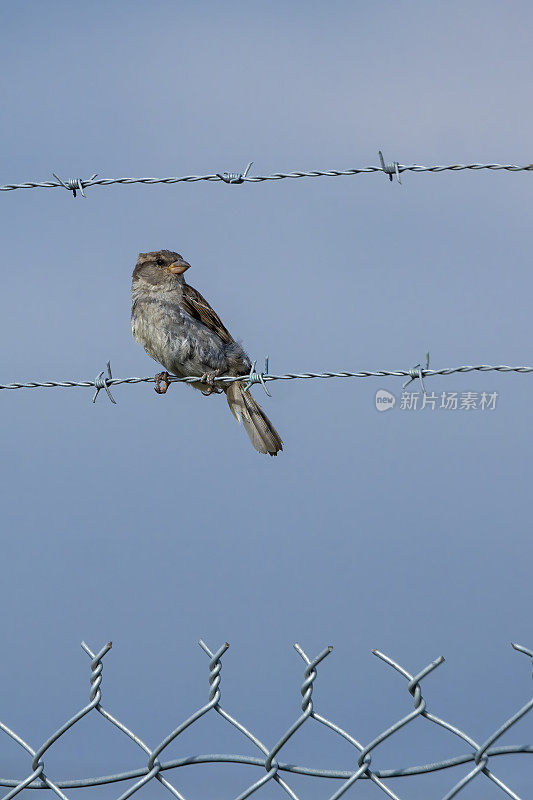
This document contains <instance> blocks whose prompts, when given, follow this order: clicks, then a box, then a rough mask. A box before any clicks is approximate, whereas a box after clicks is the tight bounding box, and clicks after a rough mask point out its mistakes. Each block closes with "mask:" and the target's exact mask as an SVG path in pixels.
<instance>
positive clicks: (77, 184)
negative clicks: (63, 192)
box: [52, 172, 98, 197]
mask: <svg viewBox="0 0 533 800" xmlns="http://www.w3.org/2000/svg"><path fill="white" fill-rule="evenodd" d="M52 175H53V176H54V178H55V179H56V180H57V181H59V185H60V186H63V187H64V188H65V189H67V190H68V191H69V192H72V194H73V196H74V197H76V192H77V191H79V192H80V194H81V196H82V197H86V194H85V192H84V191H83V188H84V186H90V185H91V181H94V179H95V178H96V177H97V175H98V173H97V172H95V173H94V174H93V175H91V177H90V178H89V180H87V181H82V179H81V178H68V179H67V180H66V181H64V180H63V179H62V178H60V177H59V175H56V174H55V172H52Z"/></svg>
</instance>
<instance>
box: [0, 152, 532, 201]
mask: <svg viewBox="0 0 533 800" xmlns="http://www.w3.org/2000/svg"><path fill="white" fill-rule="evenodd" d="M380 160H381V162H382V166H368V167H355V168H352V169H329V170H294V171H292V172H274V173H272V174H271V175H249V174H248V172H249V170H250V167H251V166H252V163H253V162H250V163H249V164H248V166H247V167H246V169H245V170H244V171H243V172H241V173H239V172H224V173H221V172H217V173H212V174H207V175H182V176H180V177H166V178H150V177H147V178H98V176H97V174H94V175H92V176H91V177H90V178H84V179H82V178H79V177H76V178H68V179H67V180H63V179H62V178H60V177H58V176H57V175H56V174H55V173H53V175H54V177H55V178H56V180H55V181H27V182H25V183H7V184H5V185H2V186H0V192H10V191H13V190H15V189H58V188H62V189H67V190H68V191H71V192H72V194H73V196H74V197H76V193H77V192H78V191H79V192H80V194H81V195H82V196H83V197H85V194H84V189H86V188H87V187H88V186H111V185H113V184H122V185H131V184H135V183H140V184H144V185H152V184H158V183H166V184H173V183H196V182H197V181H220V182H222V183H227V184H243V183H263V182H264V181H280V180H284V179H286V178H338V177H344V176H349V175H361V174H369V173H373V172H382V173H383V174H384V175H387V176H388V177H389V178H391V179H392V175H393V173H395V174H396V175H397V176H398V179H399V176H400V174H401V173H402V172H447V171H448V172H461V171H463V170H482V169H488V170H505V171H506V172H530V171H531V170H533V164H523V165H520V164H447V165H444V164H434V165H432V166H423V165H422V164H399V163H398V162H397V161H394V162H392V163H385V162H384V161H383V157H382V156H381V153H380Z"/></svg>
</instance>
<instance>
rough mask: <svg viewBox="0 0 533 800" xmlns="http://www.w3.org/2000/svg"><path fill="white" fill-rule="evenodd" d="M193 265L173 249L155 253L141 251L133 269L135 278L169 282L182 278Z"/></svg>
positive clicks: (155, 282)
mask: <svg viewBox="0 0 533 800" xmlns="http://www.w3.org/2000/svg"><path fill="white" fill-rule="evenodd" d="M190 266H191V265H190V264H189V263H188V262H187V261H185V259H184V258H183V257H182V256H180V254H179V253H175V252H174V251H173V250H157V251H155V252H153V253H139V257H138V259H137V264H136V265H135V269H134V270H133V280H134V281H135V280H137V279H142V280H144V281H146V282H147V283H150V284H158V283H165V282H168V281H169V279H170V280H171V279H176V278H182V275H183V273H184V272H185V271H186V270H188V269H189V267H190Z"/></svg>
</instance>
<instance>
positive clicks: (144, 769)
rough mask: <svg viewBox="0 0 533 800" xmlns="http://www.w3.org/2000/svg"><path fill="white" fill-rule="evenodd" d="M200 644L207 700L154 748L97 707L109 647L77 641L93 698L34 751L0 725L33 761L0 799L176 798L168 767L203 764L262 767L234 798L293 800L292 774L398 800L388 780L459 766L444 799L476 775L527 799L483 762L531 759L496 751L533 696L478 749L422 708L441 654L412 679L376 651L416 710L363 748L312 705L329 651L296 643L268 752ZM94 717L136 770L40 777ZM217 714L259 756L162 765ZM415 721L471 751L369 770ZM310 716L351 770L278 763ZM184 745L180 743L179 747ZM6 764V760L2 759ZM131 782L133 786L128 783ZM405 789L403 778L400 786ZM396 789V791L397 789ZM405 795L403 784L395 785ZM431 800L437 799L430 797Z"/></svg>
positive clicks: (213, 756)
mask: <svg viewBox="0 0 533 800" xmlns="http://www.w3.org/2000/svg"><path fill="white" fill-rule="evenodd" d="M199 645H200V647H201V648H202V650H203V651H204V652H205V653H206V655H207V656H208V657H209V697H208V700H207V702H206V703H205V704H204V705H201V706H200V707H199V708H198V709H197V710H196V711H195V712H194V713H193V714H191V715H190V716H189V717H188V718H187V719H185V720H184V721H183V722H181V723H180V724H179V725H178V726H177V727H175V728H174V729H173V730H172V731H171V732H170V733H169V734H168V735H167V736H165V737H164V738H163V739H162V740H161V742H160V743H159V744H158V745H157V746H156V747H154V748H151V747H149V746H148V745H147V744H146V743H145V742H144V741H143V739H141V737H140V736H138V735H137V734H136V733H134V732H133V731H131V730H130V729H129V728H127V727H126V726H125V725H124V724H123V723H122V722H121V721H120V720H119V719H117V718H116V717H114V716H113V715H112V714H111V713H110V712H109V711H107V709H106V708H104V707H103V705H102V672H103V663H102V659H103V658H104V656H105V655H106V654H107V653H108V652H109V651H110V649H111V642H108V643H107V644H105V645H104V646H103V647H102V648H101V649H100V650H98V651H93V650H92V649H91V648H90V647H89V646H88V645H86V644H85V642H82V648H83V650H84V651H85V653H86V654H87V655H88V656H89V658H90V659H91V663H90V670H91V673H90V693H89V703H88V704H87V705H84V706H82V708H81V709H80V710H79V711H77V712H76V713H75V714H74V715H73V716H72V717H70V718H69V719H68V720H67V721H66V722H64V723H63V724H62V725H61V726H60V727H59V728H58V729H57V730H56V731H55V732H54V733H53V734H52V735H51V736H49V737H48V738H47V739H46V740H45V742H44V743H43V744H42V745H41V746H40V747H39V748H37V749H33V748H32V747H31V746H30V745H29V744H27V743H26V742H25V741H24V739H22V738H21V737H20V736H19V735H18V734H17V733H15V732H14V731H13V730H11V729H10V728H8V727H7V725H5V724H4V723H3V722H0V730H1V731H3V732H4V733H5V734H6V735H7V736H8V737H9V738H10V739H11V740H12V741H14V742H15V743H16V744H18V745H19V746H20V747H21V748H22V749H23V750H24V751H25V752H26V753H27V754H28V756H29V758H30V760H31V767H30V771H29V774H28V775H27V777H25V778H23V779H20V778H11V777H9V778H7V777H2V778H0V786H5V787H7V788H8V789H9V791H8V792H7V794H5V795H4V798H3V800H10V798H13V797H15V796H16V795H18V794H20V792H22V791H23V790H24V789H27V790H29V789H48V790H49V791H51V792H52V793H53V794H55V795H56V796H57V797H60V798H62V800H69V798H68V797H67V795H66V794H65V791H64V790H68V789H77V788H82V787H85V788H88V787H92V786H103V785H106V784H115V783H122V782H124V781H129V782H130V783H129V786H128V788H127V789H126V790H125V791H123V792H122V794H120V797H119V800H127V798H129V797H131V796H132V795H133V794H135V793H136V792H137V791H138V790H139V789H141V788H142V787H144V786H146V784H148V783H150V781H152V780H156V781H158V782H159V783H160V784H161V785H162V786H164V787H165V788H166V789H167V790H168V791H169V792H170V793H171V795H172V796H173V797H175V798H177V800H185V798H184V796H183V794H182V793H181V792H180V791H178V789H176V788H175V786H174V785H173V784H172V783H170V781H169V780H168V779H167V778H166V777H165V776H164V774H163V773H164V772H166V771H169V770H177V769H179V768H180V767H184V766H191V765H200V764H222V763H225V764H235V765H239V764H240V765H251V766H254V767H258V768H260V769H262V770H263V775H261V777H259V778H258V779H257V780H255V781H254V782H253V783H252V784H249V785H248V787H247V788H246V789H244V790H243V791H241V792H240V793H239V794H238V796H237V797H236V800H246V798H248V797H250V795H252V794H254V793H255V792H256V791H257V790H258V789H260V788H261V787H263V786H264V785H265V784H267V783H268V782H269V781H271V780H272V781H275V782H276V783H278V785H279V786H280V787H281V788H282V789H283V790H284V791H285V793H286V794H287V795H288V796H289V797H290V798H291V800H300V798H299V796H298V795H297V794H296V792H295V791H294V789H293V788H292V787H291V786H289V784H288V783H287V782H286V776H287V775H291V774H298V775H307V776H309V777H315V778H320V779H321V780H323V779H324V778H325V779H328V781H329V782H331V781H333V782H334V783H337V784H338V783H339V782H340V786H338V788H336V789H334V791H333V794H331V795H330V800H339V799H340V797H342V796H343V795H344V794H345V793H346V792H347V791H348V789H349V788H350V787H351V786H353V784H354V783H356V782H358V781H360V780H370V781H372V782H373V783H374V784H375V785H376V786H377V787H378V788H379V789H380V790H381V791H382V792H383V793H384V794H385V795H387V797H389V798H391V799H392V800H401V798H403V797H405V795H404V794H403V791H402V795H401V796H400V795H399V794H397V793H396V791H393V790H392V789H391V787H390V786H389V784H388V781H389V779H391V778H400V777H402V778H404V779H405V778H407V777H415V776H417V775H427V774H428V773H433V772H440V773H442V772H443V771H447V770H449V769H453V768H457V767H461V766H462V765H471V769H470V771H469V772H468V773H467V774H466V775H465V776H464V777H463V778H461V779H460V780H459V781H457V782H456V783H455V784H454V785H453V787H452V788H451V789H449V790H448V791H447V792H446V793H445V794H444V795H443V797H442V800H452V798H454V797H456V796H457V795H458V794H460V793H461V792H462V790H463V789H464V788H465V786H467V785H468V784H469V783H471V782H472V781H474V780H475V779H476V778H477V776H478V775H480V774H482V775H484V776H485V777H486V778H488V779H489V780H491V782H492V783H493V784H494V785H495V786H497V787H498V788H499V789H500V790H501V791H502V792H503V793H504V794H506V795H507V796H508V797H511V798H514V800H525V797H524V796H523V795H522V796H520V795H518V794H517V793H516V792H515V791H514V790H513V789H510V788H509V787H508V786H507V785H506V784H504V783H503V781H502V780H501V779H500V778H498V777H497V776H496V775H495V774H494V772H493V771H492V769H489V767H488V762H489V760H490V759H493V758H495V757H496V756H498V757H500V756H505V755H510V754H516V753H529V754H533V745H524V744H522V745H505V746H497V747H496V746H495V743H496V741H497V739H499V738H500V737H501V736H502V735H503V734H504V733H506V732H507V731H508V730H509V729H510V728H511V727H512V726H513V725H514V724H515V723H516V722H518V720H520V719H522V717H524V716H525V715H526V714H527V713H529V711H531V709H532V708H533V699H529V700H528V701H527V702H526V703H525V705H524V706H522V708H520V709H519V710H518V711H517V712H516V713H515V714H513V715H512V716H511V717H509V719H507V720H506V721H505V722H504V723H503V724H502V725H500V726H499V727H498V728H497V729H496V730H495V731H494V732H493V733H491V734H490V735H489V736H488V737H487V739H486V740H485V742H484V743H483V744H481V745H479V744H478V743H477V742H476V741H475V740H474V739H473V738H472V737H471V736H470V735H469V734H468V733H466V732H465V731H463V730H461V729H460V728H458V727H456V726H455V725H453V724H451V723H449V722H447V721H446V720H444V719H441V718H440V717H437V716H435V715H434V714H433V713H431V712H430V711H428V708H427V703H426V700H425V698H424V697H423V695H422V689H421V687H420V683H421V681H422V680H423V679H424V678H426V677H427V676H428V675H429V674H430V673H431V672H433V671H434V670H435V669H436V668H437V667H439V666H440V665H441V664H442V663H443V662H444V658H443V656H440V657H439V658H437V659H435V660H434V661H432V662H430V663H429V664H428V665H427V666H425V667H424V668H422V669H421V670H419V672H417V673H415V674H414V675H413V674H411V673H410V672H408V670H407V669H405V667H403V666H401V665H400V664H398V663H397V662H396V661H394V660H393V659H392V658H390V656H387V655H385V654H384V653H382V652H380V651H379V650H373V653H374V654H375V655H376V656H377V657H378V658H380V659H381V660H382V661H384V662H385V663H386V664H388V665H389V666H390V667H392V668H393V669H394V670H395V671H396V672H398V673H399V674H400V675H401V676H402V677H403V678H405V679H406V680H407V682H408V683H407V687H406V688H407V690H408V691H409V693H410V694H411V696H412V698H413V708H412V709H411V710H409V711H407V713H404V714H403V715H402V716H401V717H400V718H399V719H398V720H396V721H394V722H393V723H392V724H391V725H390V726H389V727H388V728H386V729H385V730H384V731H382V732H381V733H379V734H378V735H377V736H374V738H373V739H372V740H371V741H370V742H369V744H367V745H363V744H361V743H360V742H359V741H358V740H357V739H356V738H355V737H354V736H352V734H350V733H348V732H347V731H346V730H344V729H343V728H341V727H339V726H338V725H337V724H336V723H335V722H332V721H331V720H329V719H327V718H326V717H324V716H322V715H321V714H318V713H317V712H316V711H315V709H314V704H313V699H312V695H313V685H314V682H315V680H316V677H317V666H318V665H319V664H320V662H322V661H323V660H324V659H325V658H326V657H327V656H329V655H330V654H331V652H332V650H333V648H332V647H331V646H330V647H326V648H324V649H323V650H322V651H321V652H320V653H318V655H317V656H316V657H315V658H313V659H310V658H309V657H308V656H307V654H306V652H305V651H304V650H303V648H302V647H301V646H300V645H299V644H295V645H294V648H295V650H296V652H297V653H298V654H299V655H300V656H301V658H302V659H303V661H304V662H305V670H304V677H303V682H302V685H301V689H300V694H301V702H300V708H301V713H299V714H298V715H297V717H296V719H295V721H294V722H293V723H292V725H290V726H289V728H288V729H287V730H286V731H285V732H283V733H282V734H281V736H280V737H279V738H278V739H277V743H276V744H275V745H274V746H273V747H267V746H266V745H265V744H264V743H263V742H262V741H261V740H260V739H259V738H258V737H257V736H256V735H255V734H254V733H252V732H251V731H250V730H249V729H248V728H246V727H245V726H244V725H243V724H242V723H241V722H240V721H239V720H237V719H235V717H233V716H231V714H229V713H228V712H227V711H226V710H225V709H224V708H222V706H221V704H220V700H221V691H220V682H221V670H222V662H221V658H222V656H223V655H224V653H225V652H226V651H227V649H228V647H229V644H228V643H227V642H225V643H224V644H222V645H221V646H220V647H219V648H218V649H217V650H215V651H212V650H210V648H209V647H208V646H207V645H206V644H205V642H203V641H202V640H201V639H200V641H199ZM512 646H513V647H514V649H515V650H517V651H519V652H521V653H524V654H525V655H527V656H528V657H529V658H531V659H533V651H531V650H530V649H528V648H527V647H524V646H522V645H517V644H513V645H512ZM91 712H96V713H98V714H100V715H101V716H102V717H103V718H104V719H105V720H107V722H109V723H110V724H111V725H113V726H114V727H115V728H117V729H118V730H120V731H121V732H122V733H123V734H125V735H126V736H127V737H128V738H129V739H131V740H132V741H133V742H134V743H135V744H136V745H137V746H138V747H139V748H140V749H141V750H142V751H143V753H144V754H145V756H147V757H148V758H147V761H144V763H142V762H141V766H137V767H134V768H133V769H129V770H127V771H124V772H118V773H115V774H112V775H99V776H93V777H87V778H67V779H63V780H52V779H51V778H50V777H49V776H48V774H47V772H45V763H44V759H45V755H46V754H47V752H48V751H49V750H50V748H51V747H52V746H53V745H54V746H55V745H57V743H58V741H59V740H60V739H61V737H62V736H63V735H64V734H65V733H66V732H67V731H68V730H69V729H70V728H72V727H73V726H74V725H76V724H77V723H78V722H79V721H80V720H81V719H83V718H84V717H85V716H87V715H88V714H90V713H91ZM215 712H216V713H217V714H218V715H219V716H220V717H222V719H224V720H225V721H226V722H227V723H228V724H229V725H231V726H232V727H233V728H235V729H236V730H238V731H239V732H240V733H241V734H242V735H243V736H244V737H245V738H246V739H247V740H249V741H250V742H252V744H253V745H254V746H255V747H256V748H257V749H258V750H259V752H260V756H248V755H241V754H233V753H207V754H196V755H190V756H182V757H180V758H176V759H172V760H169V761H161V760H160V756H161V755H162V753H163V751H164V750H165V749H166V748H167V747H168V746H169V745H170V744H171V743H172V742H173V741H175V740H176V739H177V738H178V737H179V736H180V735H181V733H183V731H185V730H186V729H187V728H189V727H190V726H191V725H194V724H195V723H196V722H197V721H198V720H199V719H201V718H202V717H204V716H205V715H206V714H209V713H215ZM417 718H423V719H424V720H426V721H427V723H430V724H433V725H436V726H438V727H440V728H443V729H444V730H446V731H448V733H450V734H453V736H454V737H455V738H459V739H460V740H461V741H462V742H465V743H466V744H467V745H468V747H469V748H470V750H469V752H467V753H463V754H461V755H458V756H452V757H448V758H445V759H443V760H440V761H435V762H432V763H429V764H415V765H410V766H402V767H392V768H386V769H385V768H381V769H372V767H371V763H372V753H373V751H374V750H375V749H376V748H377V747H379V746H380V745H381V744H382V743H383V742H384V741H385V740H387V739H390V738H391V737H392V736H394V735H395V734H396V733H397V732H398V731H400V730H401V729H402V728H404V727H405V726H406V725H409V724H410V723H411V722H412V721H414V720H415V719H417ZM309 719H313V720H315V722H319V723H321V724H322V725H324V726H325V727H327V728H328V729H329V730H331V731H332V732H333V733H334V734H336V735H338V736H339V737H341V738H342V739H344V740H345V741H347V742H348V743H349V744H350V745H352V746H353V747H354V748H355V750H356V751H357V754H358V755H357V764H356V765H354V767H352V768H351V769H324V768H323V767H313V766H303V765H300V764H294V763H287V762H284V761H281V760H279V758H278V757H279V754H280V752H281V750H282V748H283V747H284V746H285V745H286V744H287V742H288V741H289V740H290V739H291V738H292V737H293V736H294V734H295V733H296V732H297V731H298V730H299V729H300V728H301V727H302V725H304V724H306V723H307V720H309ZM182 748H183V745H182ZM6 763H8V762H7V761H6ZM132 781H133V783H132ZM401 783H402V784H403V781H402V782H401ZM395 788H396V786H395ZM400 788H401V789H402V790H403V785H402V786H401V787H400ZM432 797H435V795H434V794H432Z"/></svg>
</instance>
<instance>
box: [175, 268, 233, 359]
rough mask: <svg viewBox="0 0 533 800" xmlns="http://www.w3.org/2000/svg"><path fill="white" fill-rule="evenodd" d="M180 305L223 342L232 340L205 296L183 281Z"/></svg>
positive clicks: (227, 342)
mask: <svg viewBox="0 0 533 800" xmlns="http://www.w3.org/2000/svg"><path fill="white" fill-rule="evenodd" d="M181 305H182V307H183V310H184V311H186V312H187V314H190V316H191V317H193V319H196V320H198V322H201V323H203V324H204V325H205V326H206V328H209V330H210V331H212V332H213V333H216V335H217V336H218V337H219V338H220V339H221V340H222V341H223V342H225V343H226V344H229V343H230V342H232V341H233V337H232V336H231V335H230V333H229V331H228V330H227V328H226V327H225V326H224V325H223V324H222V320H221V319H220V317H219V316H218V314H217V313H216V312H215V311H213V309H212V308H211V306H210V305H209V303H208V302H207V300H206V299H205V297H202V295H201V294H200V292H198V291H197V290H196V289H194V288H193V287H192V286H189V284H187V283H184V284H183V286H182V296H181Z"/></svg>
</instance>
